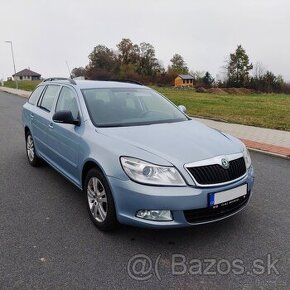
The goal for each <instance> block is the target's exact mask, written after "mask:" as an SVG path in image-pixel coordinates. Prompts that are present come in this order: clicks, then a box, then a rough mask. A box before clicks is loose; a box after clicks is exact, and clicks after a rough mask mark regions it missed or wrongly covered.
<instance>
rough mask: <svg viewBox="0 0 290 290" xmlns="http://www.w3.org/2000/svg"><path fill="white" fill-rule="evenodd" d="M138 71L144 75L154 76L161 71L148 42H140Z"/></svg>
mask: <svg viewBox="0 0 290 290" xmlns="http://www.w3.org/2000/svg"><path fill="white" fill-rule="evenodd" d="M137 71H138V73H140V74H141V75H145V76H155V75H156V73H158V72H160V71H161V66H160V64H159V62H158V60H157V58H156V57H155V49H154V47H153V45H151V44H150V43H146V42H142V43H140V55H139V63H138V67H137Z"/></svg>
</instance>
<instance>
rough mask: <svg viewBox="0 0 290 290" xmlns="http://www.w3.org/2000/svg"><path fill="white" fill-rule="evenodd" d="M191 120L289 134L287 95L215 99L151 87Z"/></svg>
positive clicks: (198, 94)
mask: <svg viewBox="0 0 290 290" xmlns="http://www.w3.org/2000/svg"><path fill="white" fill-rule="evenodd" d="M154 89H156V90H157V91H159V92H160V93H162V94H163V95H165V96H166V97H168V98H169V99H170V100H171V101H172V102H174V103H175V104H176V105H181V104H182V105H184V106H186V108H187V112H188V114H189V115H190V116H199V117H205V118H207V117H208V118H214V119H219V120H224V121H228V122H232V123H237V124H244V125H252V126H258V127H265V128H272V129H279V130H286V131H290V95H283V94H251V95H230V94H227V95H218V94H209V93H197V92H195V91H194V90H192V89H191V90H189V89H187V90H186V89H174V88H168V87H154Z"/></svg>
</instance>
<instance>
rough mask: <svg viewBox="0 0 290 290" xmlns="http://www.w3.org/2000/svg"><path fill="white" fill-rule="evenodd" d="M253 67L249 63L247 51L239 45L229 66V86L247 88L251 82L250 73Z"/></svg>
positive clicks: (231, 57)
mask: <svg viewBox="0 0 290 290" xmlns="http://www.w3.org/2000/svg"><path fill="white" fill-rule="evenodd" d="M252 68H253V65H252V64H251V63H250V61H249V57H248V55H247V53H246V51H245V50H244V49H243V47H242V46H241V45H238V47H237V49H236V51H235V52H234V53H231V54H230V59H229V61H228V64H227V73H228V85H229V86H234V87H245V86H246V85H247V84H248V81H249V72H250V70H251V69H252Z"/></svg>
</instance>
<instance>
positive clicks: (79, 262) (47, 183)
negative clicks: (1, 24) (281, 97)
mask: <svg viewBox="0 0 290 290" xmlns="http://www.w3.org/2000/svg"><path fill="white" fill-rule="evenodd" d="M24 102H25V99H22V98H19V97H16V96H13V95H8V94H6V93H3V92H0V289H12V288H16V289H33V288H34V289H47V288H49V289H79V288H82V289H83V288H86V289H88V288H99V289H115V288H116V289H131V288H139V289H145V288H146V289H147V288H148V289H156V288H163V289H172V288H183V289H185V288H191V289H224V290H226V289H290V211H289V204H290V203H289V199H290V194H289V188H290V161H289V160H286V159H282V158H276V157H272V156H268V155H264V154H260V153H254V152H253V153H252V159H253V164H254V166H255V169H256V184H255V188H254V194H253V196H252V199H251V201H250V204H249V205H248V207H247V208H246V209H245V210H244V211H242V212H241V213H240V214H238V215H236V216H234V217H232V218H230V219H227V220H224V221H221V222H218V223H214V224H210V225H202V226H196V227H192V228H188V229H178V230H159V231H156V230H154V231H153V230H144V229H137V228H132V227H125V226H123V227H121V228H120V229H119V230H117V231H116V232H113V233H102V232H100V231H98V229H96V228H95V227H94V225H93V224H92V223H91V221H90V220H89V218H88V214H87V210H86V201H85V196H84V195H83V194H82V192H81V191H80V190H78V189H77V188H76V187H74V186H73V185H72V184H71V183H70V182H69V181H67V180H66V179H65V178H64V177H62V176H61V175H60V174H58V173H57V172H55V171H54V170H53V169H52V168H50V167H49V166H48V165H46V166H43V167H41V168H37V169H36V168H32V167H30V166H29V165H28V162H27V160H26V155H25V149H24V148H25V143H24V134H23V129H22V125H21V107H22V104H23V103H24ZM134 255H143V256H141V257H139V260H138V259H137V258H138V256H137V257H135V259H134ZM144 255H145V256H144ZM174 255H175V256H174ZM140 258H141V260H140ZM148 259H149V260H148ZM193 259H194V260H193ZM150 262H151V263H152V267H151V268H150V266H151V264H150ZM178 263H179V265H178ZM238 266H239V267H238Z"/></svg>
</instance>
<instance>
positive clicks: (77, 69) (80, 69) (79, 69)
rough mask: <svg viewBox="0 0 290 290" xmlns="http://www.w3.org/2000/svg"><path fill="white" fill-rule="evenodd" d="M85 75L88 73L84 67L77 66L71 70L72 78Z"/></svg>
mask: <svg viewBox="0 0 290 290" xmlns="http://www.w3.org/2000/svg"><path fill="white" fill-rule="evenodd" d="M85 75H86V70H85V69H84V68H83V67H75V68H74V69H73V70H72V71H71V77H72V78H77V77H84V76H85Z"/></svg>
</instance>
